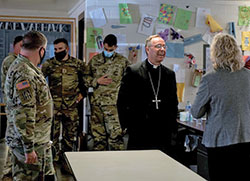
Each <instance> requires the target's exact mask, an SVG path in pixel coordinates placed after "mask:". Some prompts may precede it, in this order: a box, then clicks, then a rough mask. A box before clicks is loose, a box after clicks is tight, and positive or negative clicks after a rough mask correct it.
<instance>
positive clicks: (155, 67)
mask: <svg viewBox="0 0 250 181" xmlns="http://www.w3.org/2000/svg"><path fill="white" fill-rule="evenodd" d="M148 63H149V64H150V65H152V66H153V68H154V69H157V67H158V66H159V65H154V64H152V63H151V62H150V60H149V59H148Z"/></svg>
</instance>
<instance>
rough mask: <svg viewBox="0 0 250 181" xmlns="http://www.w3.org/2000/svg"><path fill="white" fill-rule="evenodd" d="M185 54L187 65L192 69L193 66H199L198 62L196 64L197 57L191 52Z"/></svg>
mask: <svg viewBox="0 0 250 181" xmlns="http://www.w3.org/2000/svg"><path fill="white" fill-rule="evenodd" d="M184 56H185V61H184V62H185V64H186V67H187V68H189V69H191V68H196V67H197V64H196V60H195V57H194V55H193V54H191V53H184Z"/></svg>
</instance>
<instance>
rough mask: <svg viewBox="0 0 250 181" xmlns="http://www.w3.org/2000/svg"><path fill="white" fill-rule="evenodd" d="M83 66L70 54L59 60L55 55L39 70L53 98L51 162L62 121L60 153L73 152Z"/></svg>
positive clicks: (57, 155)
mask: <svg viewBox="0 0 250 181" xmlns="http://www.w3.org/2000/svg"><path fill="white" fill-rule="evenodd" d="M84 69H85V64H84V63H83V61H81V60H79V59H76V58H74V57H69V59H68V60H66V61H58V60H56V59H55V58H54V57H53V58H51V59H49V60H47V61H45V62H44V64H43V65H42V72H43V74H44V76H45V77H48V80H49V87H50V91H51V94H52V97H53V101H54V125H53V126H54V129H53V145H54V146H55V151H56V155H55V158H54V161H58V160H59V156H60V151H59V136H60V124H61V123H62V128H63V129H62V137H63V139H62V153H63V152H65V151H73V146H74V144H76V137H77V129H78V126H79V115H78V107H77V106H78V105H77V98H78V95H79V94H80V93H82V95H84V94H85V93H84V91H85V88H84V87H83V86H84V85H83V82H82V76H83V71H84Z"/></svg>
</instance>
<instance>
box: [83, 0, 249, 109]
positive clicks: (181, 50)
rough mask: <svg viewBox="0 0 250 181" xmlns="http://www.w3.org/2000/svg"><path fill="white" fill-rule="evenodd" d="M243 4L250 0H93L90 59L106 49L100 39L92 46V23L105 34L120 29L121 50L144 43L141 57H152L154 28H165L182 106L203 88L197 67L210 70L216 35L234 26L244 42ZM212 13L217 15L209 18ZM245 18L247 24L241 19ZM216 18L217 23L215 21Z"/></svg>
mask: <svg viewBox="0 0 250 181" xmlns="http://www.w3.org/2000/svg"><path fill="white" fill-rule="evenodd" d="M242 6H250V2H243V1H241V2H239V1H210V0H204V1H202V2H200V1H196V0H169V1H160V0H148V1H145V0H133V1H132V0H128V1H124V0H117V1H116V2H114V1H112V0H105V1H102V0H95V1H88V4H87V7H86V11H85V17H86V18H87V19H86V22H85V23H86V24H85V27H86V31H85V32H84V33H85V36H86V38H85V47H86V49H85V51H86V53H85V56H86V57H85V59H86V62H88V60H89V59H90V56H91V55H93V54H94V53H98V52H101V51H102V49H99V48H98V45H96V46H95V47H88V46H87V44H88V43H89V42H88V36H89V33H88V29H89V28H97V29H98V32H99V33H98V35H100V36H102V37H103V38H104V37H105V36H106V35H107V34H109V33H113V34H115V35H117V37H118V47H120V48H121V50H119V49H118V51H120V53H122V54H123V55H124V56H126V57H129V48H131V47H134V48H135V47H137V46H140V49H138V57H137V58H138V61H142V60H145V58H146V55H145V50H144V48H145V47H144V44H145V40H146V38H147V37H148V36H149V35H152V34H160V35H161V36H162V37H163V38H166V39H165V40H166V44H167V46H168V49H167V56H166V58H165V59H164V61H163V62H162V64H163V65H165V66H167V67H168V68H170V69H172V70H174V71H175V72H176V79H177V83H178V85H177V87H178V89H180V90H181V89H182V91H181V92H178V94H179V95H180V96H182V100H181V101H180V100H179V101H180V102H179V108H184V107H185V104H186V102H187V101H190V102H193V100H194V98H195V95H196V92H197V87H194V86H192V80H193V75H194V72H195V70H196V69H198V70H201V71H204V73H205V71H206V72H207V68H208V66H207V64H206V65H204V63H209V61H210V60H209V53H208V52H209V44H210V43H211V40H212V37H213V36H214V35H215V34H216V33H218V32H225V33H232V32H233V33H234V35H233V36H235V37H236V40H237V43H238V44H239V45H240V44H241V43H242V40H241V33H242V32H243V31H250V28H249V27H248V24H249V22H248V21H246V19H242V16H239V13H240V7H242ZM249 9H250V8H249ZM228 12H230V13H228ZM207 15H211V16H210V18H209V20H208V22H207V23H206V21H207ZM98 17H102V18H101V19H98ZM239 17H240V18H241V20H239ZM243 18H244V17H243ZM239 21H240V22H241V23H244V24H243V25H239ZM230 23H231V24H230ZM211 24H212V25H213V26H210V25H211ZM216 31H218V32H216ZM92 37H94V36H92ZM249 42H250V41H249ZM204 50H206V51H204ZM204 57H205V58H204ZM210 65H211V64H210ZM210 65H209V66H210Z"/></svg>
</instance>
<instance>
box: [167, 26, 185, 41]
mask: <svg viewBox="0 0 250 181" xmlns="http://www.w3.org/2000/svg"><path fill="white" fill-rule="evenodd" d="M170 37H171V40H178V39H180V38H181V39H184V37H183V36H182V35H181V34H180V33H179V32H177V31H175V30H174V29H173V28H170Z"/></svg>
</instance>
